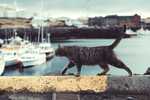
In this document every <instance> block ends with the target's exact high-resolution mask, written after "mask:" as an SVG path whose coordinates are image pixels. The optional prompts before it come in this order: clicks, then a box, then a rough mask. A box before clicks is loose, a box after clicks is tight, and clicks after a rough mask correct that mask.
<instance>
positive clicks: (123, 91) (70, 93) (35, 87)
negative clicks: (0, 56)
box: [0, 76, 150, 100]
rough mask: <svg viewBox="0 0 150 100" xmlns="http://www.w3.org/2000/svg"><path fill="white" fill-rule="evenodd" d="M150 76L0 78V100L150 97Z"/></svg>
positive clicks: (145, 99)
mask: <svg viewBox="0 0 150 100" xmlns="http://www.w3.org/2000/svg"><path fill="white" fill-rule="evenodd" d="M149 84H150V76H133V77H127V76H111V77H107V76H82V77H74V76H40V77H0V100H150V99H149V97H150V85H149Z"/></svg>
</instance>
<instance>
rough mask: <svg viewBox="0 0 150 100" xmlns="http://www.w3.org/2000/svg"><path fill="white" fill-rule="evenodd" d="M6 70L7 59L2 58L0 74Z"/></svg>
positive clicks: (0, 60)
mask: <svg viewBox="0 0 150 100" xmlns="http://www.w3.org/2000/svg"><path fill="white" fill-rule="evenodd" d="M4 70H5V61H4V59H0V75H2V74H3V73H4Z"/></svg>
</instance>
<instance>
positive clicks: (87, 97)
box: [80, 93, 149, 100]
mask: <svg viewBox="0 0 150 100" xmlns="http://www.w3.org/2000/svg"><path fill="white" fill-rule="evenodd" d="M80 100H149V96H148V95H120V94H87V93H86V94H81V95H80Z"/></svg>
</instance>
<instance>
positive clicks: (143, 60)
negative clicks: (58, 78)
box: [4, 32, 150, 76]
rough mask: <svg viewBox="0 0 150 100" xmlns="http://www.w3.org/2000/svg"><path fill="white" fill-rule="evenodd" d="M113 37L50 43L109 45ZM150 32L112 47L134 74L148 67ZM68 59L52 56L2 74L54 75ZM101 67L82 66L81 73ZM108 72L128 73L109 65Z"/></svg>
mask: <svg viewBox="0 0 150 100" xmlns="http://www.w3.org/2000/svg"><path fill="white" fill-rule="evenodd" d="M113 41H114V39H71V40H67V41H64V42H57V43H52V46H53V47H54V48H57V47H58V44H61V45H65V46H67V45H78V46H89V47H94V46H103V45H110V44H111V43H112V42H113ZM149 43H150V32H146V34H144V33H142V34H139V35H138V36H135V37H132V38H126V39H123V40H122V41H121V43H120V44H119V45H118V46H117V47H116V48H115V49H114V51H115V52H116V54H117V56H118V58H119V59H121V60H122V61H123V62H124V63H125V64H126V65H127V66H128V67H129V68H130V69H131V70H132V72H133V73H134V74H143V73H144V72H145V71H146V70H147V68H148V67H150V59H149V58H150V45H149ZM67 63H68V59H67V58H65V57H54V58H53V59H51V60H49V61H47V62H46V63H45V64H42V65H39V66H33V67H30V68H25V69H24V71H23V72H19V71H18V70H17V69H14V70H7V69H6V70H5V73H4V76H40V75H56V74H59V73H60V72H61V70H62V69H63V67H64V66H65V64H67ZM101 71H102V69H101V68H100V67H99V66H98V65H96V66H83V67H82V72H81V74H82V75H96V74H97V73H100V72H101ZM67 73H76V68H75V67H74V68H71V69H69V70H68V71H67ZM108 74H111V75H128V73H127V72H126V71H124V70H123V69H118V68H115V67H113V66H110V71H109V72H108Z"/></svg>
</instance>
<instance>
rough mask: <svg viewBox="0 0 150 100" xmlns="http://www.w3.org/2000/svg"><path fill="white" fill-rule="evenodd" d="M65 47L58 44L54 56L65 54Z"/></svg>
mask: <svg viewBox="0 0 150 100" xmlns="http://www.w3.org/2000/svg"><path fill="white" fill-rule="evenodd" d="M65 54H66V53H65V48H64V47H61V46H59V47H58V48H57V49H56V50H55V55H56V56H65Z"/></svg>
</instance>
